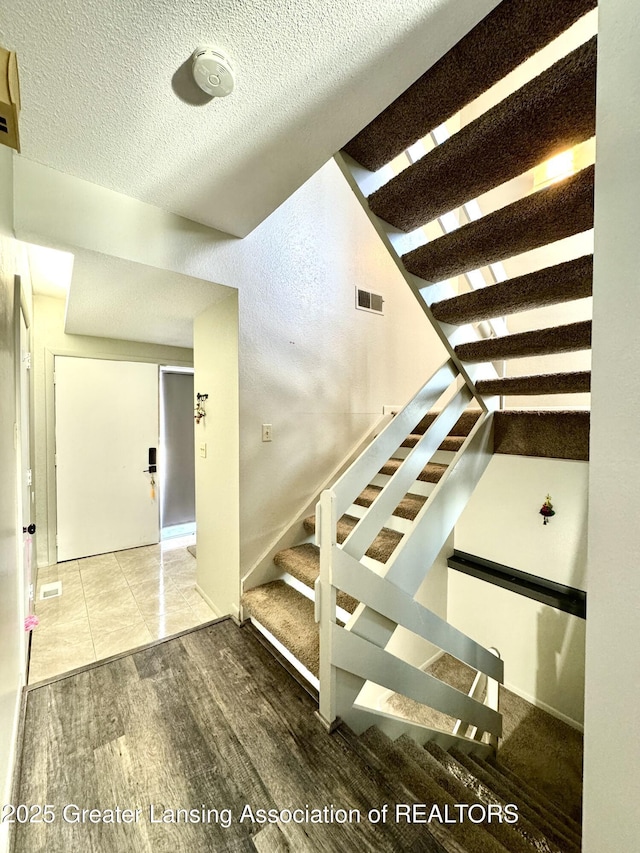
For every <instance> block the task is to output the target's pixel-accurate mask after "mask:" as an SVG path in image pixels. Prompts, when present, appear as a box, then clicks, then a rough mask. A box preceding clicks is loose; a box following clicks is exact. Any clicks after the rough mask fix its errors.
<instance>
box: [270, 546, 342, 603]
mask: <svg viewBox="0 0 640 853" xmlns="http://www.w3.org/2000/svg"><path fill="white" fill-rule="evenodd" d="M273 562H274V563H275V564H276V566H278V567H279V568H281V569H282V571H284V572H288V573H289V574H290V575H291V576H292V577H294V578H296V579H297V580H299V581H300V583H303V584H304V585H305V586H308V587H309V588H310V589H313V588H314V584H315V582H316V579H317V578H318V575H319V574H320V549H319V548H318V546H317V545H313V544H312V543H310V542H307V543H305V544H304V545H294V546H293V548H286V549H285V550H284V551H278V553H277V554H276V555H275V557H274V558H273ZM336 601H337V604H338V607H342V608H343V609H344V610H347V611H348V612H349V613H353V612H354V610H355V609H356V607H357V606H358V602H357V601H356V599H355V598H352V597H351V596H350V595H347V594H346V592H342V590H338V594H337V598H336Z"/></svg>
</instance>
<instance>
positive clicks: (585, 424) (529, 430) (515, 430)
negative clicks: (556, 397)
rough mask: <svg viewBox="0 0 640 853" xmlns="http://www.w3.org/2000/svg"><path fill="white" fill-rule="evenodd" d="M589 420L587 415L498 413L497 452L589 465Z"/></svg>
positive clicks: (574, 412) (495, 449)
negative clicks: (566, 460) (565, 460)
mask: <svg viewBox="0 0 640 853" xmlns="http://www.w3.org/2000/svg"><path fill="white" fill-rule="evenodd" d="M589 419H590V416H589V412H587V411H517V410H512V411H510V410H506V411H502V412H496V413H495V414H494V418H493V442H494V452H495V453H505V454H510V455H512V456H538V457H547V458H552V459H575V460H580V461H583V462H587V461H588V460H589Z"/></svg>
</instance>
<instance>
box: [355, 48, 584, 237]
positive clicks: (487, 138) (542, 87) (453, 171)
mask: <svg viewBox="0 0 640 853" xmlns="http://www.w3.org/2000/svg"><path fill="white" fill-rule="evenodd" d="M596 44H597V39H596V36H594V37H593V38H592V39H590V40H589V41H588V42H586V43H585V44H583V45H581V46H580V47H578V48H577V49H576V50H574V51H572V52H571V53H570V54H568V55H567V56H564V57H563V58H562V59H560V60H559V61H558V62H556V63H555V64H554V65H553V66H551V68H548V69H547V70H546V71H543V72H542V74H540V75H539V76H538V77H536V78H534V79H533V80H531V81H530V82H529V83H527V84H525V85H524V86H523V87H522V88H521V89H518V90H517V91H516V92H514V93H513V94H512V95H510V96H509V97H507V98H505V99H504V100H502V101H500V103H498V104H496V106H494V107H493V108H491V109H489V110H487V112H485V113H483V114H482V115H481V116H480V117H479V118H477V119H476V120H475V121H473V122H471V123H470V124H468V125H466V126H465V127H463V128H462V129H461V130H459V131H458V132H457V133H455V134H454V135H453V136H452V137H451V138H450V139H448V140H447V141H446V142H443V143H442V144H441V145H438V146H437V147H436V148H435V149H434V150H433V151H431V152H430V153H429V154H427V155H426V156H425V157H422V158H421V159H420V160H418V161H417V162H416V163H414V164H413V165H412V166H410V167H409V168H407V169H404V170H403V171H402V172H400V174H398V175H396V177H394V178H392V180H390V181H389V182H388V183H387V184H385V185H384V186H382V187H380V189H379V190H377V191H376V192H375V193H373V194H372V195H371V196H369V199H368V201H369V207H370V209H371V210H372V211H373V213H375V214H376V215H377V216H380V217H381V218H382V219H384V220H385V221H386V222H389V223H390V224H392V225H393V226H394V227H396V228H399V229H401V230H403V231H413V230H414V229H415V228H419V227H420V226H421V225H424V224H425V223H426V222H430V221H431V220H433V219H435V218H436V217H438V216H442V214H444V213H447V212H448V211H450V210H455V208H457V207H459V206H460V205H461V204H463V203H464V202H466V201H469V200H470V199H474V198H477V197H478V196H480V195H482V194H483V193H485V192H488V191H489V190H491V189H493V188H494V187H497V186H499V185H500V184H503V183H506V182H507V181H509V180H511V179H512V178H515V177H517V176H518V175H521V174H523V173H524V172H526V171H528V170H529V169H532V168H533V167H534V166H536V165H537V164H538V163H543V162H544V161H545V160H548V159H549V158H550V157H552V156H553V155H554V154H557V152H558V151H563V150H566V149H570V148H572V147H573V146H574V145H578V144H579V143H580V142H584V141H585V140H586V139H590V138H591V137H592V136H593V135H594V134H595V124H596V52H597V47H596Z"/></svg>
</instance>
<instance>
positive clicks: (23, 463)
mask: <svg viewBox="0 0 640 853" xmlns="http://www.w3.org/2000/svg"><path fill="white" fill-rule="evenodd" d="M30 350H31V347H30V333H29V329H28V328H27V324H26V322H25V318H24V314H23V312H22V311H20V447H21V459H20V473H21V476H22V487H21V490H20V491H21V495H22V506H21V521H22V572H23V605H22V606H23V614H24V616H25V617H26V616H28V615H29V613H31V608H32V583H33V582H34V580H35V578H32V572H33V570H32V566H33V563H34V559H33V533H34V531H35V526H34V525H33V524H32V521H33V517H34V513H33V512H32V508H33V486H32V477H31V444H30V427H29V424H30V409H29V400H30V374H31V351H30ZM24 653H25V656H27V655H28V653H29V648H28V644H26V643H25V649H24Z"/></svg>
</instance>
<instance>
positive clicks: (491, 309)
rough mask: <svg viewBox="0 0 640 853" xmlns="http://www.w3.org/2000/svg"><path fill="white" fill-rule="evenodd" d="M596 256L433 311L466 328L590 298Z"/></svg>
mask: <svg viewBox="0 0 640 853" xmlns="http://www.w3.org/2000/svg"><path fill="white" fill-rule="evenodd" d="M592 284H593V255H584V256H583V257H581V258H577V259H576V260H573V261H565V262H564V263H562V264H555V265H554V266H551V267H545V269H542V270H538V271H537V272H532V273H528V274H527V275H521V276H518V277H517V278H512V279H509V280H507V281H502V282H499V283H498V284H492V285H490V286H489V287H482V288H479V289H478V290H472V291H471V292H470V293H462V294H461V295H460V296H454V297H453V298H452V299H444V300H443V301H442V302H435V303H434V304H433V305H432V306H431V311H432V313H433V316H434V317H435V318H436V320H439V321H440V322H441V323H451V324H452V325H463V324H464V323H477V322H479V321H480V320H488V319H490V318H492V317H504V316H505V315H509V314H516V313H518V312H520V311H530V310H531V309H533V308H544V307H545V306H547V305H557V304H559V303H561V302H570V301H572V300H573V299H584V298H585V297H587V296H591V291H592Z"/></svg>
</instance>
